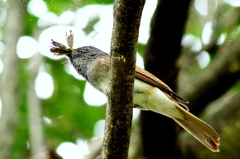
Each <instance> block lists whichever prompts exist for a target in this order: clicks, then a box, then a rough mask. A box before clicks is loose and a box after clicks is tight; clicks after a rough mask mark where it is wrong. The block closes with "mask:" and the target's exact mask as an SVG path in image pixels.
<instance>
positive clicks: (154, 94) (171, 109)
mask: <svg viewBox="0 0 240 159" xmlns="http://www.w3.org/2000/svg"><path fill="white" fill-rule="evenodd" d="M133 103H134V104H136V105H139V106H140V108H141V109H146V110H151V111H154V112H157V113H160V114H162V115H165V116H168V117H170V118H180V119H181V118H183V115H182V113H181V112H180V111H179V110H178V108H177V107H176V106H175V103H174V102H172V101H171V100H170V99H169V98H168V97H167V96H166V95H165V94H164V93H163V92H162V91H161V90H160V89H159V88H157V87H153V86H151V85H149V84H147V83H145V82H142V81H140V80H138V79H135V81H134V93H133Z"/></svg>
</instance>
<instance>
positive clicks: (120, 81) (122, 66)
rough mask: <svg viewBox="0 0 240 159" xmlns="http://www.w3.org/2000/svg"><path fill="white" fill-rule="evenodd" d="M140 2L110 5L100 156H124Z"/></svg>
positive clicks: (128, 0) (121, 158) (142, 0)
mask: <svg viewBox="0 0 240 159" xmlns="http://www.w3.org/2000/svg"><path fill="white" fill-rule="evenodd" d="M144 3H145V0H117V1H116V3H115V5H114V26H113V33H112V42H111V65H110V72H109V75H110V77H109V81H110V82H109V90H108V106H107V113H106V130H105V136H104V143H103V150H102V158H104V159H117V158H119V159H126V158H127V157H128V148H129V142H130V134H131V123H132V106H133V103H132V99H133V98H132V93H133V82H134V79H135V58H136V49H137V41H138V32H139V25H140V19H141V15H142V9H143V6H144Z"/></svg>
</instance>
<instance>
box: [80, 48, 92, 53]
mask: <svg viewBox="0 0 240 159" xmlns="http://www.w3.org/2000/svg"><path fill="white" fill-rule="evenodd" d="M90 50H91V49H90V48H89V47H84V48H82V50H81V51H82V52H84V53H86V52H89V51H90Z"/></svg>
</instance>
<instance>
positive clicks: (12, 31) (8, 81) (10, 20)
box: [0, 0, 26, 159]
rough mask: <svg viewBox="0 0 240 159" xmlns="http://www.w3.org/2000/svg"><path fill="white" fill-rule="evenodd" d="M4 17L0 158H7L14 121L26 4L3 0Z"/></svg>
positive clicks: (0, 81) (14, 0)
mask: <svg viewBox="0 0 240 159" xmlns="http://www.w3.org/2000/svg"><path fill="white" fill-rule="evenodd" d="M6 7H7V19H6V24H5V26H4V36H3V40H4V44H5V48H6V49H5V52H4V54H3V56H2V62H3V67H4V68H3V71H2V74H1V79H0V88H1V94H0V97H1V100H2V114H1V119H0V150H1V153H0V158H1V159H7V158H9V155H10V153H11V149H12V144H13V139H14V135H15V130H16V127H17V122H18V105H19V102H18V89H19V70H18V68H19V65H20V64H19V58H18V57H17V54H16V44H17V41H18V39H19V37H20V36H21V35H22V33H23V28H24V27H23V22H24V13H23V11H24V10H25V7H26V4H25V2H24V0H17V1H16V0H8V1H7V2H6Z"/></svg>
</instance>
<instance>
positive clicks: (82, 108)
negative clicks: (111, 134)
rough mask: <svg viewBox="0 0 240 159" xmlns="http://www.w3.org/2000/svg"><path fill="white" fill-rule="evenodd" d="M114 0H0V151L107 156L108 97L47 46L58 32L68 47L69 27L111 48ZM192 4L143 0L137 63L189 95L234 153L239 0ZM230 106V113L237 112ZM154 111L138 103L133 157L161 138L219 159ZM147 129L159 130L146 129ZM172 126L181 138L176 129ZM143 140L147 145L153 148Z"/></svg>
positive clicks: (82, 42)
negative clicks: (102, 152)
mask: <svg viewBox="0 0 240 159" xmlns="http://www.w3.org/2000/svg"><path fill="white" fill-rule="evenodd" d="M10 2H11V3H10ZM114 2H115V1H114V0H74V1H60V0H51V1H48V0H29V1H23V0H17V1H15V0H0V93H1V94H0V135H1V138H0V148H1V149H3V150H2V151H3V152H4V153H2V154H0V158H1V159H7V158H32V159H35V158H34V157H35V155H36V156H37V155H38V154H45V155H46V156H47V155H49V154H52V155H53V154H54V155H55V156H54V157H55V158H58V157H59V156H61V157H62V158H63V159H77V158H78V159H90V157H89V158H88V157H87V156H90V155H93V154H95V153H96V154H97V155H94V156H93V157H95V158H96V157H97V156H99V155H100V153H99V152H95V151H97V150H99V149H101V146H102V145H101V144H102V140H103V138H104V129H105V117H106V105H107V96H106V95H104V94H103V93H102V92H100V91H98V90H96V89H95V88H94V87H93V86H92V85H91V84H90V83H89V82H87V81H86V79H85V78H84V77H83V76H82V75H80V74H79V73H78V72H77V71H76V69H75V68H74V67H73V66H72V65H71V63H70V60H69V57H67V56H64V55H59V54H53V53H52V52H51V51H50V48H52V47H53V45H52V43H51V42H52V41H51V39H53V40H54V41H56V42H59V43H61V44H63V45H65V46H67V47H69V46H68V44H67V37H68V36H69V33H70V32H71V33H72V34H73V47H72V48H73V49H75V48H78V47H82V46H94V47H96V48H98V49H100V50H102V51H103V52H106V53H107V54H110V52H111V49H112V48H111V47H112V46H111V45H112V43H111V38H112V30H113V21H114V19H113V18H114V16H113V10H114V8H113V7H114ZM15 3H16V4H15ZM185 3H188V2H185V1H184V2H182V3H181V4H180V2H177V1H171V0H161V2H160V0H159V1H158V0H147V1H146V4H145V6H144V10H143V13H142V18H141V23H140V30H139V37H138V48H137V50H136V53H137V54H136V65H137V66H139V67H141V68H145V69H147V70H151V71H150V72H151V73H152V74H154V75H156V76H157V77H158V78H160V79H161V80H163V82H165V83H167V84H168V85H169V86H170V87H171V88H172V90H174V91H176V92H177V93H178V94H179V95H181V96H182V97H183V98H184V99H185V98H186V100H188V101H189V104H188V107H189V109H190V112H192V113H193V114H195V115H196V116H197V115H199V114H200V117H201V118H202V119H204V120H205V119H206V121H207V122H208V123H209V124H210V125H212V126H213V127H214V128H216V130H217V131H218V132H219V135H220V136H223V138H221V139H222V140H223V142H222V143H223V144H222V145H221V146H220V149H221V153H222V154H223V156H224V155H225V154H231V155H232V156H234V155H236V154H235V153H236V152H233V150H229V147H236V148H239V147H237V146H238V145H237V144H236V141H238V140H239V136H238V135H235V134H234V129H236V130H237V131H238V130H239V126H237V124H236V125H235V124H233V123H234V122H233V121H232V120H233V118H235V119H236V122H237V121H238V120H240V119H239V117H238V116H239V115H238V114H237V112H238V111H239V110H238V109H237V107H234V106H235V105H236V103H239V102H238V101H239V98H237V97H238V96H239V92H240V91H239V90H240V84H239V83H240V81H239V77H240V76H239V72H240V71H239V70H240V69H239V68H240V66H239V63H240V60H239V59H240V56H239V53H238V52H239V50H240V49H239V47H238V46H240V45H239V40H240V39H239V37H240V29H239V21H240V12H239V7H240V1H239V0H219V1H218V0H213V1H209V0H193V1H192V2H191V3H190V1H189V4H185ZM20 4H21V6H20ZM176 4H177V6H176ZM16 6H17V7H16ZM175 7H176V8H175ZM173 8H175V9H173ZM178 9H179V10H178ZM15 11H17V12H15ZM154 14H156V15H155V16H154ZM179 15H180V16H179ZM181 18H182V19H181ZM132 25H135V24H132ZM152 43H154V44H152ZM144 62H145V64H144ZM10 66H12V67H10ZM5 86H6V87H5ZM137 93H139V94H141V93H142V92H137ZM169 97H170V98H174V97H175V96H174V95H172V94H171V95H169ZM142 102H146V101H145V100H144V99H143V101H142ZM234 104H235V105H234ZM205 107H207V109H205ZM227 107H228V108H229V109H227ZM30 108H33V109H32V110H31V109H30ZM145 112H146V111H144V113H145ZM229 114H233V115H232V118H231V117H230V116H231V115H230V116H229ZM155 115H156V113H155V114H151V115H149V116H150V117H149V116H148V117H149V118H148V119H147V120H144V121H142V119H143V116H144V115H142V111H141V110H139V109H137V108H134V109H133V116H132V118H133V122H132V130H131V133H132V138H131V143H130V153H129V159H135V158H151V157H152V156H151V155H153V156H154V154H155V153H153V151H154V152H156V147H151V145H154V144H156V142H158V141H161V142H162V143H164V144H165V147H164V146H163V145H164V144H162V143H159V142H158V143H157V144H158V145H159V150H157V151H159V152H161V153H163V154H164V152H165V153H167V152H168V151H166V149H165V148H166V147H168V146H170V147H171V148H170V149H171V150H172V152H174V153H175V152H176V153H175V154H176V155H179V156H181V157H182V158H186V159H188V158H191V157H192V156H191V155H193V156H194V157H193V158H213V159H215V158H219V159H222V158H221V157H222V156H219V154H217V155H215V156H214V155H212V154H211V152H208V150H207V149H206V150H205V148H204V147H200V146H199V145H200V144H198V143H195V139H192V138H190V137H189V136H188V135H185V134H183V133H182V132H181V131H179V130H180V128H179V127H177V129H175V125H174V126H173V125H172V123H169V122H168V121H165V119H164V120H162V118H158V117H155ZM159 116H161V115H159ZM220 116H222V118H221V117H220ZM161 117H162V116H161ZM215 118H216V119H217V121H216V120H215ZM225 119H226V120H225ZM166 120H168V119H166ZM145 121H148V122H149V123H147V124H146V123H144V122H145ZM218 121H221V123H220V122H218ZM143 124H146V125H148V126H149V127H147V128H146V127H144V126H143ZM158 124H162V125H160V126H159V125H158ZM221 124H222V125H221ZM171 126H172V129H171ZM156 129H158V130H160V132H161V133H164V132H166V134H164V135H166V136H164V139H161V138H160V136H161V135H162V134H161V135H159V134H160V133H159V134H158V135H156V134H154V133H156V132H158V131H157V130H156ZM144 131H146V132H149V133H152V134H150V135H149V134H148V135H145V136H144V133H143V132H144ZM227 131H228V132H229V133H226V132H227ZM239 131H240V130H239ZM230 132H231V133H232V134H233V135H232V136H231V133H230ZM172 134H175V136H174V137H171V136H170V135H172ZM144 137H149V138H150V137H153V139H151V140H150V139H149V138H147V140H145V139H144ZM161 137H162V136H161ZM230 138H231V139H236V141H235V142H234V141H232V143H230V141H229V142H228V141H227V140H226V139H230ZM155 139H156V140H155ZM100 140H101V141H100ZM153 140H154V141H153ZM165 140H168V141H167V142H166V143H167V144H166V143H165ZM146 141H147V142H146ZM148 141H149V142H148ZM150 141H151V142H152V143H151V142H150ZM6 143H7V145H6ZM144 143H147V144H150V146H149V149H148V148H146V147H144V146H143V144H144ZM179 143H181V144H179ZM2 145H4V146H2ZM5 145H6V146H5ZM90 145H91V146H90ZM92 145H93V146H92ZM99 145H101V146H99ZM172 145H174V146H172ZM96 149H97V150H96ZM35 150H39V151H36V152H35ZM222 150H223V151H222ZM2 151H1V152H2ZM163 151H164V152H163ZM156 153H157V152H156ZM174 153H173V155H174ZM149 154H150V155H149ZM58 155H59V156H58ZM171 155H172V154H171ZM171 155H170V156H171ZM6 156H8V157H6ZM33 156H34V157H33ZM154 157H155V156H154ZM154 157H152V158H154ZM173 158H174V157H173ZM43 159H47V158H43ZM48 159H50V158H48Z"/></svg>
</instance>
